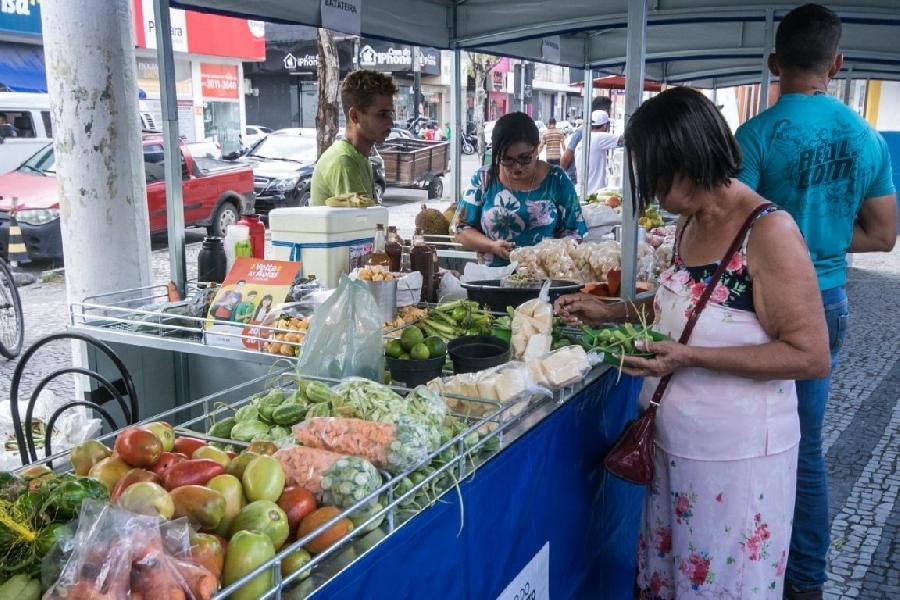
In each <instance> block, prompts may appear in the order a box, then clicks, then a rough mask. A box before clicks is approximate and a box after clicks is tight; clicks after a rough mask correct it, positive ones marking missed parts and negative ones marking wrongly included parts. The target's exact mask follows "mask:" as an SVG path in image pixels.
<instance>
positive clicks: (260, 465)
mask: <svg viewBox="0 0 900 600" xmlns="http://www.w3.org/2000/svg"><path fill="white" fill-rule="evenodd" d="M241 483H243V484H244V495H245V496H246V497H247V500H249V501H250V502H255V501H256V500H270V501H272V502H275V501H276V500H278V498H279V497H280V496H281V492H283V491H284V468H282V466H281V463H280V462H278V459H277V458H272V457H271V456H258V457H256V458H254V459H253V460H252V461H250V464H248V465H247V468H246V469H244V475H243V476H242V477H241Z"/></svg>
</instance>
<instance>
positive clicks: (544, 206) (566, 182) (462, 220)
mask: <svg viewBox="0 0 900 600" xmlns="http://www.w3.org/2000/svg"><path fill="white" fill-rule="evenodd" d="M457 218H458V226H459V227H464V226H469V227H474V228H475V229H477V230H478V231H480V232H481V233H483V234H484V235H485V236H487V237H488V238H490V239H492V240H507V241H510V242H515V244H516V246H534V245H535V244H537V243H538V242H540V241H541V240H542V239H544V238H563V237H574V238H576V239H581V237H582V236H584V234H585V233H587V227H586V226H585V224H584V218H583V217H582V216H581V205H580V204H579V203H578V194H577V193H576V192H575V186H574V185H572V181H571V180H570V179H569V177H568V176H567V175H566V172H565V171H563V170H562V169H561V168H559V167H557V166H551V167H550V172H549V173H547V176H546V177H544V180H543V181H542V182H541V184H540V186H538V187H537V188H535V189H533V190H531V191H528V192H517V191H513V190H511V189H509V188H507V187H506V186H504V185H503V184H502V183H501V182H500V178H499V177H494V176H492V175H491V172H490V167H482V168H480V169H478V171H477V172H476V173H475V174H474V175H473V176H472V181H471V182H470V184H469V188H468V189H467V190H466V192H465V194H463V197H462V201H461V202H460V203H459V208H458V209H457ZM485 261H486V262H487V263H488V264H489V265H490V266H492V267H498V266H503V265H506V264H508V261H507V260H505V259H503V258H500V257H499V256H493V255H486V256H485Z"/></svg>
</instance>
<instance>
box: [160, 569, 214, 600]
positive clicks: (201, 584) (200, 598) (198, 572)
mask: <svg viewBox="0 0 900 600" xmlns="http://www.w3.org/2000/svg"><path fill="white" fill-rule="evenodd" d="M169 560H170V564H171V565H172V566H174V568H175V570H176V571H178V574H179V575H181V577H182V578H183V579H184V582H185V583H186V584H187V587H188V590H190V592H191V594H193V595H194V598H195V600H209V599H210V598H212V597H213V595H215V593H216V589H217V588H218V587H219V580H218V579H217V578H216V576H215V575H213V574H212V573H211V572H210V571H209V569H206V568H204V567H201V566H199V565H195V564H193V563H189V562H186V561H181V560H176V559H169Z"/></svg>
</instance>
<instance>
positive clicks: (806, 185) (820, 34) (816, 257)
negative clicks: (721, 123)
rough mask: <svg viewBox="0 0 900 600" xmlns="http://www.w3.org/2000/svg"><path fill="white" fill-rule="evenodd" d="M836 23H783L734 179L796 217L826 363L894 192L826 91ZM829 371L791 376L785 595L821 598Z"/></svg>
mask: <svg viewBox="0 0 900 600" xmlns="http://www.w3.org/2000/svg"><path fill="white" fill-rule="evenodd" d="M840 37H841V22H840V19H839V18H838V17H837V15H836V14H834V13H833V12H832V11H830V10H829V9H827V8H825V7H823V6H819V5H816V4H807V5H805V6H801V7H799V8H796V9H794V10H792V11H791V12H790V13H788V14H787V15H786V16H785V18H784V19H783V20H782V21H781V24H780V25H779V26H778V32H777V33H776V36H775V53H774V54H772V55H771V56H769V69H770V70H771V71H772V73H773V74H774V75H776V76H778V77H780V79H781V97H780V98H779V100H778V102H777V103H776V104H775V106H773V107H772V108H770V109H769V110H767V111H765V112H763V113H761V114H760V115H759V116H757V117H756V118H754V119H751V120H750V121H748V122H747V123H745V124H744V125H742V126H741V127H740V129H738V131H737V134H736V137H737V140H738V143H739V144H740V146H741V150H742V152H743V170H742V172H741V174H740V179H741V181H743V182H744V183H746V184H747V185H749V186H750V187H751V188H753V189H755V190H756V191H757V192H759V193H760V195H762V196H763V197H765V198H767V199H768V200H771V201H772V202H775V203H776V204H778V205H779V206H781V207H783V208H785V209H786V210H787V211H788V212H790V213H791V215H793V217H794V219H795V220H796V221H797V225H798V226H799V227H800V231H801V232H802V233H803V236H804V237H805V238H806V243H807V245H808V246H809V251H810V255H811V257H812V260H813V264H814V265H815V267H816V274H817V275H818V279H819V288H820V290H821V292H822V301H823V302H824V305H825V317H826V319H827V321H828V333H829V340H830V344H831V357H832V358H831V360H832V370H834V367H835V365H836V363H837V354H838V351H839V350H840V346H841V343H842V341H843V338H844V335H845V333H846V328H847V314H848V311H847V295H846V293H845V291H844V284H845V282H846V274H845V271H846V268H847V262H846V258H845V257H846V254H847V252H888V251H890V250H891V249H892V248H893V247H894V243H895V242H896V239H897V229H896V222H897V217H896V196H895V191H894V186H893V183H892V180H891V162H890V156H889V154H888V150H887V145H886V144H885V142H884V139H883V138H882V137H881V136H880V135H879V134H878V133H877V132H876V131H874V130H873V129H872V128H871V127H869V125H868V124H867V123H866V122H865V121H864V120H863V119H862V118H861V117H860V116H859V115H857V114H856V113H855V112H854V111H852V110H851V109H849V108H847V107H846V106H844V105H843V104H842V103H841V102H839V101H838V100H836V99H834V98H832V97H830V96H828V95H827V94H826V91H827V87H828V81H829V80H830V79H831V78H832V77H834V75H835V74H836V73H837V72H838V71H840V69H841V65H842V63H843V56H842V55H841V54H840V53H839V52H838V43H839V41H840ZM830 383H831V378H830V376H829V377H826V378H824V379H817V380H812V381H798V382H797V398H798V411H799V414H800V432H801V438H800V452H799V458H798V465H797V499H796V504H795V510H794V524H793V532H792V535H791V549H790V555H789V557H788V565H787V573H786V577H785V579H786V582H785V594H784V597H785V598H802V599H819V598H822V586H823V584H824V583H825V580H826V575H825V569H826V555H827V552H828V546H829V541H830V539H829V538H830V535H829V533H830V530H831V527H830V521H829V518H828V484H827V480H826V473H825V461H824V459H823V456H822V423H823V419H824V413H825V404H826V401H827V399H828V389H829V385H830Z"/></svg>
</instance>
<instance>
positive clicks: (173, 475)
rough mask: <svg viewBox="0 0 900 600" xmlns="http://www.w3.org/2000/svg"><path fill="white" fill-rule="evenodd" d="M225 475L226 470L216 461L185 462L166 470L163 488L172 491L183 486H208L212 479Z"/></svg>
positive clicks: (200, 459)
mask: <svg viewBox="0 0 900 600" xmlns="http://www.w3.org/2000/svg"><path fill="white" fill-rule="evenodd" d="M223 473H225V468H224V467H223V466H222V465H220V464H219V463H217V462H216V461H214V460H209V459H208V458H198V459H196V460H184V461H181V462H180V463H178V464H175V465H172V466H171V467H169V468H168V469H166V472H165V473H164V474H163V487H165V488H166V489H167V490H170V491H171V490H174V489H175V488H179V487H181V486H183V485H206V483H207V482H208V481H209V480H210V479H212V478H213V477H215V476H217V475H222V474H223Z"/></svg>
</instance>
